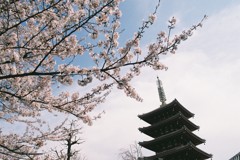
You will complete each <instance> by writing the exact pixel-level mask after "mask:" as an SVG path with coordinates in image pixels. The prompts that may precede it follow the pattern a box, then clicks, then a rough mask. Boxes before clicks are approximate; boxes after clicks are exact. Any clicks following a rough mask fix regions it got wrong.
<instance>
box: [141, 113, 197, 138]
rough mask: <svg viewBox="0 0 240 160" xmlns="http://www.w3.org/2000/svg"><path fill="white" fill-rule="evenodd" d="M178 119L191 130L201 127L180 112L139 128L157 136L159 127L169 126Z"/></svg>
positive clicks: (151, 135) (152, 135) (147, 133)
mask: <svg viewBox="0 0 240 160" xmlns="http://www.w3.org/2000/svg"><path fill="white" fill-rule="evenodd" d="M176 121H179V122H182V123H183V124H184V125H185V126H186V127H187V128H188V129H189V130H191V131H195V130H197V129H199V126H197V125H195V124H194V123H192V122H191V121H189V120H188V118H186V117H185V116H184V115H183V114H182V112H179V113H177V114H176V115H174V116H172V117H170V118H168V119H166V120H163V121H160V122H157V123H154V124H153V125H150V126H148V127H142V128H139V131H141V132H143V133H144V134H146V135H149V136H150V137H157V136H159V132H156V131H158V130H159V128H164V127H165V126H169V125H171V124H176Z"/></svg>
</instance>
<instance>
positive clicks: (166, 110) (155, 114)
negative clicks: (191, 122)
mask: <svg viewBox="0 0 240 160" xmlns="http://www.w3.org/2000/svg"><path fill="white" fill-rule="evenodd" d="M179 112H181V113H182V114H183V115H184V116H185V117H186V118H191V117H193V116H194V114H193V113H191V112H190V111H188V110H187V109H186V108H185V107H183V106H182V105H181V104H180V103H179V102H178V101H177V99H175V100H173V101H172V102H171V103H169V104H166V105H165V106H163V107H159V108H157V109H155V110H153V111H151V112H148V113H145V114H142V115H139V116H138V117H139V118H140V119H142V120H144V121H145V122H147V123H149V124H154V123H157V122H159V121H162V120H165V119H168V118H169V117H172V116H173V115H175V114H177V113H179Z"/></svg>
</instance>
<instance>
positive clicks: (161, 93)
mask: <svg viewBox="0 0 240 160" xmlns="http://www.w3.org/2000/svg"><path fill="white" fill-rule="evenodd" d="M157 85H158V94H159V99H160V101H161V102H162V104H161V106H164V105H166V100H167V99H166V95H165V92H164V89H163V86H162V81H161V80H160V79H159V77H157Z"/></svg>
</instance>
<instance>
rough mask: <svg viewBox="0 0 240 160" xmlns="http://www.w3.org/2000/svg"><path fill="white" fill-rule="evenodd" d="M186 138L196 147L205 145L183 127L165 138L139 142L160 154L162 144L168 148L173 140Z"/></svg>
mask: <svg viewBox="0 0 240 160" xmlns="http://www.w3.org/2000/svg"><path fill="white" fill-rule="evenodd" d="M184 137H185V138H186V139H189V140H191V142H192V143H193V144H194V145H199V144H202V143H205V140H204V139H202V138H200V137H198V136H197V135H195V134H194V133H192V132H191V131H190V130H189V129H187V128H186V127H182V128H181V129H179V130H177V131H174V132H171V133H169V134H166V135H163V136H161V137H158V138H155V139H153V140H150V141H143V142H139V145H140V146H142V147H144V148H147V149H149V150H152V151H154V152H160V151H161V150H162V146H161V144H162V145H164V146H166V144H168V143H169V142H171V141H172V140H173V139H175V140H179V141H180V140H182V139H183V138H184ZM172 145H174V144H172Z"/></svg>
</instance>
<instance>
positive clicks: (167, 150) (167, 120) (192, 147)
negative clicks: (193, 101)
mask: <svg viewBox="0 0 240 160" xmlns="http://www.w3.org/2000/svg"><path fill="white" fill-rule="evenodd" d="M157 82H158V92H159V98H160V101H161V102H162V105H161V106H160V107H159V108H157V109H155V110H153V111H151V112H148V113H145V114H142V115H139V116H138V117H139V118H140V119H142V120H144V121H145V122H147V123H149V124H150V126H148V127H143V128H139V131H141V132H142V133H144V134H146V135H148V136H150V137H152V138H153V140H150V141H144V142H139V145H140V146H142V147H144V148H147V149H149V150H151V151H154V152H155V153H156V154H155V155H153V156H150V157H144V158H143V160H205V159H208V158H211V157H212V155H211V154H208V153H206V152H204V151H202V150H201V149H199V148H197V147H196V146H197V145H199V144H202V143H205V140H204V139H202V138H200V137H198V136H197V135H195V134H194V133H192V132H193V131H195V130H197V129H199V126H197V125H195V124H194V123H192V122H191V121H189V118H191V117H193V116H194V114H193V113H191V112H190V111H188V110H187V109H186V108H185V107H183V106H182V105H181V104H180V103H179V102H178V101H177V100H176V99H175V100H173V101H172V102H171V103H168V104H166V97H165V94H164V91H163V87H162V84H161V81H160V80H159V79H158V81H157Z"/></svg>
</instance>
